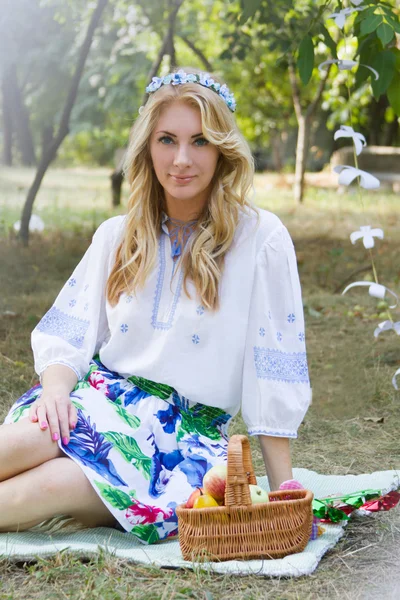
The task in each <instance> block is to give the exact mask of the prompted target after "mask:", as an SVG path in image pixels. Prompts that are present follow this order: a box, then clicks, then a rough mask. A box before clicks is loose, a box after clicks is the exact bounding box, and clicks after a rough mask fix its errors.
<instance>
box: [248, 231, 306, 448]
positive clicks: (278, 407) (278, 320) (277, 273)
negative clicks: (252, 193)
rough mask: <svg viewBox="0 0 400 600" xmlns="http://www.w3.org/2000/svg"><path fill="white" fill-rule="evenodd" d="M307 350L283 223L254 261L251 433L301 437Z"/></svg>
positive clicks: (250, 343) (292, 260) (290, 244)
mask: <svg viewBox="0 0 400 600" xmlns="http://www.w3.org/2000/svg"><path fill="white" fill-rule="evenodd" d="M305 350H306V349H305V335H304V314H303V304H302V297H301V288H300V281H299V275H298V271H297V262H296V255H295V251H294V246H293V242H292V240H291V237H290V235H289V232H288V231H287V229H286V227H284V226H283V225H282V224H280V225H278V227H277V228H276V229H275V230H274V231H273V232H272V233H271V234H270V235H269V237H268V238H267V240H266V241H265V242H264V244H263V246H262V247H261V248H260V250H259V252H258V254H257V259H256V267H255V277H254V283H253V289H252V297H251V304H250V312H249V321H248V330H247V336H246V348H245V357H244V371H243V390H242V416H243V419H244V421H245V423H246V425H247V427H248V432H249V435H269V436H276V437H288V438H296V437H297V430H298V427H299V426H300V424H301V421H302V419H303V417H304V415H305V413H306V412H307V409H308V407H309V405H310V402H311V388H310V382H309V377H308V368H307V357H306V351H305Z"/></svg>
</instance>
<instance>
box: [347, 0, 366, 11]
mask: <svg viewBox="0 0 400 600" xmlns="http://www.w3.org/2000/svg"><path fill="white" fill-rule="evenodd" d="M350 2H351V3H352V4H354V6H360V4H361V3H362V2H364V0H350ZM364 8H367V7H366V6H364ZM364 8H363V10H364Z"/></svg>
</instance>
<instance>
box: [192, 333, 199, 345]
mask: <svg viewBox="0 0 400 600" xmlns="http://www.w3.org/2000/svg"><path fill="white" fill-rule="evenodd" d="M192 342H193V344H198V343H199V342H200V338H199V336H198V335H197V334H194V335H192Z"/></svg>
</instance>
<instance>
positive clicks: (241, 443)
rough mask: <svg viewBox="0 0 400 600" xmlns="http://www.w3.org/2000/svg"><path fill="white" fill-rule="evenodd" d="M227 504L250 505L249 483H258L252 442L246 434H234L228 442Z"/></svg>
mask: <svg viewBox="0 0 400 600" xmlns="http://www.w3.org/2000/svg"><path fill="white" fill-rule="evenodd" d="M227 471H228V473H227V478H226V488H225V506H250V505H251V497H250V489H249V483H251V484H257V479H256V476H255V475H254V469H253V463H252V460H251V451H250V442H249V440H248V438H247V437H246V436H245V435H232V436H231V438H230V439H229V442H228V469H227Z"/></svg>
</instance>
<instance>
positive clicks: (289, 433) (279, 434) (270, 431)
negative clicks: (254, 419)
mask: <svg viewBox="0 0 400 600" xmlns="http://www.w3.org/2000/svg"><path fill="white" fill-rule="evenodd" d="M248 433H249V435H273V436H276V437H287V438H296V437H297V434H296V433H293V432H292V431H274V430H273V429H267V428H266V427H265V429H254V427H250V429H249V430H248Z"/></svg>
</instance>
